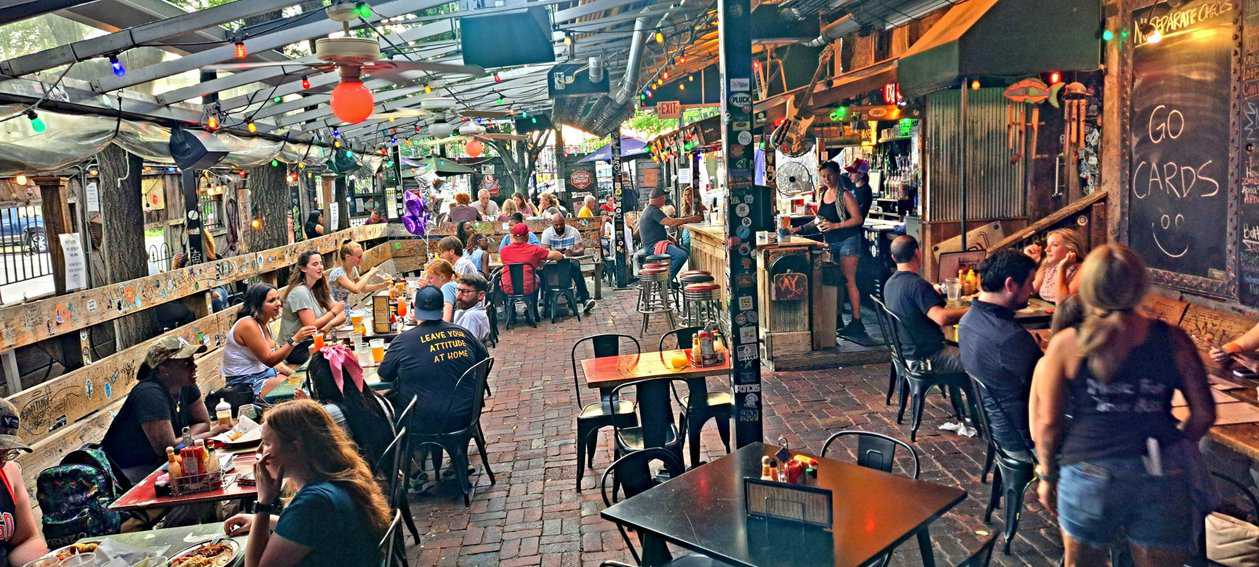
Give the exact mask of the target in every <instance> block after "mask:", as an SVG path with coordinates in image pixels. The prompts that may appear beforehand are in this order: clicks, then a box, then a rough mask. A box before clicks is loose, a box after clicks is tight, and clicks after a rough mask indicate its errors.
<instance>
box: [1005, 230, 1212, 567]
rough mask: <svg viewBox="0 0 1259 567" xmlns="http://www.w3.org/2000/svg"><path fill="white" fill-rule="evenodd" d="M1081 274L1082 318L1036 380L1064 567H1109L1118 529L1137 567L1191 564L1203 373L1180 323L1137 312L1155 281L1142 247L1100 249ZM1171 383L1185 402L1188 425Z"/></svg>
mask: <svg viewBox="0 0 1259 567" xmlns="http://www.w3.org/2000/svg"><path fill="white" fill-rule="evenodd" d="M1081 272H1082V276H1081V284H1080V299H1081V300H1082V301H1083V303H1084V312H1085V316H1084V320H1083V322H1082V323H1080V325H1079V326H1078V327H1068V328H1065V329H1063V330H1061V331H1060V332H1058V333H1057V334H1055V335H1054V337H1053V339H1052V340H1051V341H1050V342H1049V348H1048V350H1047V351H1046V353H1045V357H1044V358H1043V359H1041V362H1040V364H1039V366H1038V367H1037V369H1036V375H1035V378H1034V379H1033V382H1032V394H1031V402H1030V404H1029V406H1030V414H1031V425H1032V436H1033V440H1034V441H1035V443H1036V454H1037V457H1038V463H1037V466H1036V473H1037V476H1038V477H1040V486H1039V487H1038V489H1037V492H1038V494H1039V497H1040V502H1041V504H1042V505H1044V506H1045V507H1046V508H1048V509H1049V510H1051V511H1056V513H1057V515H1058V524H1059V527H1060V528H1061V530H1062V539H1063V546H1064V547H1065V557H1064V560H1065V564H1066V565H1067V566H1068V567H1070V566H1074V565H1104V564H1105V563H1106V550H1107V546H1109V545H1111V544H1112V543H1115V542H1116V541H1117V540H1118V539H1119V537H1120V535H1121V534H1122V535H1123V536H1126V538H1127V540H1128V543H1129V545H1130V546H1131V548H1132V556H1133V560H1134V562H1135V564H1136V565H1138V566H1154V565H1183V564H1184V562H1185V560H1186V559H1187V558H1188V557H1189V556H1190V554H1191V553H1192V552H1193V548H1194V541H1195V538H1194V525H1195V523H1197V524H1200V523H1201V522H1202V516H1201V514H1200V513H1198V512H1195V511H1194V506H1193V486H1194V484H1195V483H1194V478H1195V474H1196V472H1197V471H1198V470H1199V469H1198V466H1199V463H1198V462H1197V461H1196V450H1195V445H1196V443H1197V442H1198V440H1199V439H1201V438H1202V436H1203V435H1204V434H1206V432H1207V430H1208V429H1210V428H1211V425H1212V424H1213V423H1214V422H1215V406H1214V403H1213V401H1212V398H1211V393H1210V388H1209V387H1208V386H1207V380H1206V372H1205V371H1204V369H1203V367H1202V361H1201V359H1199V358H1198V354H1197V350H1196V349H1195V348H1194V345H1193V342H1192V341H1190V339H1189V336H1188V335H1186V334H1185V332H1184V331H1182V330H1180V329H1179V328H1177V327H1172V326H1169V325H1167V324H1166V323H1163V322H1162V321H1159V320H1156V319H1148V318H1146V317H1144V316H1143V315H1141V314H1139V313H1137V311H1136V307H1137V306H1138V305H1139V304H1140V303H1141V300H1142V298H1143V297H1144V296H1145V293H1146V291H1147V288H1148V287H1149V282H1148V279H1147V276H1146V271H1145V265H1144V263H1143V262H1142V261H1141V259H1140V258H1139V257H1138V256H1137V255H1136V253H1134V252H1133V251H1132V250H1130V249H1128V248H1127V247H1125V246H1122V245H1118V244H1107V245H1104V246H1101V247H1099V248H1097V249H1095V250H1093V252H1092V253H1090V254H1089V255H1088V257H1087V259H1086V260H1085V261H1084V265H1083V267H1082V268H1081ZM1175 390H1180V391H1181V393H1182V394H1183V395H1184V397H1185V399H1186V400H1188V402H1189V417H1188V419H1186V420H1184V421H1183V422H1180V423H1178V422H1177V420H1176V418H1175V417H1173V416H1172V412H1171V400H1172V393H1173V391H1175ZM1068 407H1069V408H1071V415H1072V419H1071V421H1070V423H1068V422H1067V420H1066V419H1065V415H1064V414H1065V412H1066V408H1068Z"/></svg>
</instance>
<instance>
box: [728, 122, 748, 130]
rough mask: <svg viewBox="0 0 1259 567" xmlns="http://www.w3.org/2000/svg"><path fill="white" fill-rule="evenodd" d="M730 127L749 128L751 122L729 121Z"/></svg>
mask: <svg viewBox="0 0 1259 567" xmlns="http://www.w3.org/2000/svg"><path fill="white" fill-rule="evenodd" d="M730 127H731V128H734V129H735V130H751V129H752V123H751V122H731V123H730Z"/></svg>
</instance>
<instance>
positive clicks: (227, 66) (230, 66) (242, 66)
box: [202, 59, 335, 72]
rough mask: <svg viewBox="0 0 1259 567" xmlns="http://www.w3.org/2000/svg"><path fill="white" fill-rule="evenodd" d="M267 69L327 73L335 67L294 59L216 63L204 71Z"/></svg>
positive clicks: (310, 60) (321, 62) (315, 61)
mask: <svg viewBox="0 0 1259 567" xmlns="http://www.w3.org/2000/svg"><path fill="white" fill-rule="evenodd" d="M265 67H315V68H317V69H318V68H321V67H327V69H326V70H325V71H331V70H332V69H333V68H334V67H335V66H334V65H331V64H328V63H325V62H323V61H319V60H318V59H294V60H292V61H263V62H261V63H216V64H214V65H206V66H204V67H202V69H205V70H207V71H231V72H239V71H248V70H250V69H262V68H265ZM321 70H323V69H321Z"/></svg>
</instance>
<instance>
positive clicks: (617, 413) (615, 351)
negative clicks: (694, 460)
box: [569, 334, 642, 491]
mask: <svg viewBox="0 0 1259 567" xmlns="http://www.w3.org/2000/svg"><path fill="white" fill-rule="evenodd" d="M621 339H625V340H627V341H629V342H630V343H632V344H633V345H634V354H639V353H641V352H642V347H641V346H640V345H639V344H638V339H636V338H634V337H632V336H630V335H620V334H604V335H591V336H589V337H583V338H581V339H579V340H578V341H577V342H576V343H573V349H572V351H571V352H570V353H569V357H570V359H571V361H572V363H573V389H574V390H575V391H576V393H577V408H578V409H577V490H578V491H580V490H581V479H582V477H583V476H585V474H586V467H587V466H589V467H590V468H594V462H595V446H596V445H597V444H598V441H599V430H600V429H603V428H604V427H611V426H612V422H613V421H614V420H620V421H622V422H623V423H625V424H627V425H635V424H637V423H638V416H637V414H635V413H634V404H633V403H632V402H629V401H622V400H615V401H612V400H610V399H607V396H600V398H601V399H600V401H598V402H595V403H593V404H588V405H583V404H582V401H581V391H582V389H584V388H585V385H583V384H582V383H581V376H580V375H579V374H578V373H577V348H578V347H580V346H581V345H582V344H583V343H585V342H589V343H590V346H591V349H592V350H593V351H594V355H595V356H596V357H600V356H616V355H619V354H621ZM605 401H606V402H608V403H607V404H606V407H605V404H604V402H605ZM613 408H615V409H613Z"/></svg>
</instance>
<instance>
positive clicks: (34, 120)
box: [26, 108, 48, 134]
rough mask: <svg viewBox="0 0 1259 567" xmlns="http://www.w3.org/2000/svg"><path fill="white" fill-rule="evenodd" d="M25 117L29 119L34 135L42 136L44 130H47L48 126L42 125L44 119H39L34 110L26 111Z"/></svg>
mask: <svg viewBox="0 0 1259 567" xmlns="http://www.w3.org/2000/svg"><path fill="white" fill-rule="evenodd" d="M26 117H27V118H28V119H30V121H31V129H32V130H34V131H35V133H36V134H42V133H43V132H44V130H47V129H48V125H47V124H44V119H43V118H40V117H39V114H38V113H36V112H35V109H34V108H32V109H30V110H28V111H26Z"/></svg>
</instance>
